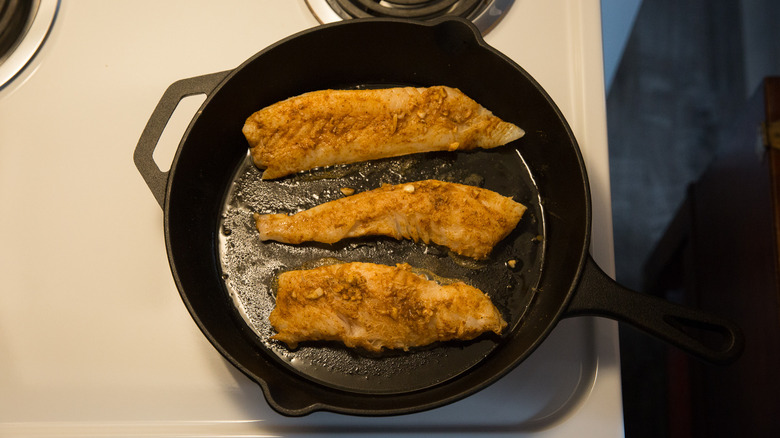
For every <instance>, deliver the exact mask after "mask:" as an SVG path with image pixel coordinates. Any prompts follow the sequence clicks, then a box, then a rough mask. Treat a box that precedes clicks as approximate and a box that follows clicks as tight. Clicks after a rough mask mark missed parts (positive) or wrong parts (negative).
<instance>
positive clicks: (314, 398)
mask: <svg viewBox="0 0 780 438" xmlns="http://www.w3.org/2000/svg"><path fill="white" fill-rule="evenodd" d="M377 40H381V41H387V42H388V44H387V46H386V47H385V48H384V49H383V50H381V51H378V50H376V44H375V42H376V41H377ZM390 42H392V43H390ZM345 47H347V48H349V50H345V49H344V48H345ZM399 85H409V86H433V85H446V86H451V87H457V88H459V89H460V90H461V91H463V92H464V93H465V94H466V95H468V96H469V97H471V98H473V99H474V100H476V101H477V102H478V103H480V104H482V105H483V106H484V107H485V108H487V109H489V110H490V111H492V112H493V113H494V114H495V115H497V116H499V117H501V118H502V119H504V120H507V121H509V122H512V123H515V124H516V125H518V126H520V127H521V128H523V129H525V131H526V135H525V136H524V137H523V138H521V139H519V140H517V141H516V142H514V143H512V144H509V145H506V146H504V147H500V148H496V149H492V150H488V151H478V152H456V153H429V154H420V155H413V156H407V157H403V158H397V159H388V160H379V161H375V162H370V163H362V164H354V165H346V166H335V167H332V168H327V169H320V170H314V171H309V172H305V173H301V174H297V175H294V176H291V177H288V178H284V179H281V180H275V181H262V180H260V178H259V177H260V171H259V170H258V169H256V168H254V167H253V165H251V163H250V162H249V161H248V158H247V142H246V139H245V138H244V137H243V135H242V133H241V127H242V125H243V122H244V120H246V118H247V117H248V116H249V115H250V114H252V113H253V112H255V111H257V110H259V109H261V108H263V107H265V106H267V105H270V104H272V103H274V102H278V101H280V100H283V99H286V98H288V97H291V96H295V95H299V94H302V93H305V92H308V91H314V90H322V89H328V88H360V87H375V86H388V87H389V86H399ZM425 178H436V179H444V180H449V181H454V182H460V183H465V184H474V185H480V186H482V187H484V188H487V189H491V190H494V191H496V192H498V193H500V194H502V195H505V196H512V197H513V198H514V199H515V200H516V201H518V202H521V203H523V204H525V205H526V206H527V207H528V208H529V210H528V211H527V212H526V213H525V215H524V217H523V218H522V219H521V221H520V223H519V224H518V227H517V228H516V229H515V231H514V232H513V233H512V234H510V235H509V236H508V237H507V238H506V239H504V240H503V241H502V242H501V243H500V244H499V245H498V246H497V247H496V248H495V249H494V251H493V253H492V254H491V257H490V259H489V260H488V261H487V263H475V262H473V261H471V260H469V259H463V258H457V257H452V256H450V254H449V253H448V251H447V250H446V249H444V248H442V247H437V246H435V245H423V244H415V243H414V242H409V241H395V240H393V239H388V238H371V239H355V240H350V241H344V242H340V243H338V244H335V245H332V246H329V245H319V244H307V245H295V246H294V245H283V244H278V243H273V242H269V243H262V242H260V241H259V237H258V234H257V231H256V230H255V228H254V223H253V221H252V213H254V212H260V213H272V212H273V213H291V212H295V211H298V210H302V209H305V208H309V207H312V206H314V205H317V204H320V203H322V202H325V201H327V200H331V199H336V198H338V197H340V196H342V194H341V192H340V190H339V189H340V188H343V187H349V188H353V189H355V190H356V191H364V190H368V189H372V188H375V187H378V186H379V185H381V184H383V183H400V182H405V181H414V180H420V179H425ZM164 212H165V216H164V217H165V228H164V229H165V239H166V245H167V251H168V256H169V261H170V263H171V268H172V273H173V277H174V279H175V281H176V285H177V287H178V289H179V292H180V294H181V297H182V300H183V302H184V303H185V305H186V306H187V308H188V310H189V312H190V314H191V315H192V317H193V319H194V320H195V322H196V323H197V324H198V327H199V328H200V329H201V330H202V331H203V333H204V335H205V336H206V337H207V338H208V339H209V341H210V342H211V343H212V344H213V345H214V346H215V348H216V349H217V350H218V351H220V353H221V354H222V355H223V356H224V357H225V358H226V359H227V360H229V361H230V362H231V363H232V364H233V365H235V366H236V367H237V368H238V369H239V370H241V371H242V372H243V373H244V374H246V375H247V376H248V377H250V378H251V379H252V380H254V381H256V382H257V383H259V384H260V385H261V387H262V388H263V390H264V395H265V396H266V398H267V400H268V401H269V404H270V405H271V406H272V407H273V408H274V409H276V410H277V411H278V412H280V413H283V414H285V415H296V416H297V415H305V414H308V413H311V412H313V411H316V410H331V411H335V412H342V413H350V414H359V415H376V414H385V415H386V414H401V413H410V412H416V411H419V410H423V409H430V408H433V407H436V406H441V405H443V404H446V403H449V402H452V401H455V400H457V399H460V398H462V397H465V396H467V395H469V394H473V393H474V392H475V391H477V390H479V389H481V388H484V387H485V385H487V384H490V383H492V382H495V381H496V380H497V379H498V378H500V377H501V376H503V375H505V374H506V373H508V372H509V371H511V370H512V369H513V368H514V367H515V366H516V365H517V364H519V363H520V362H521V361H523V360H524V359H525V358H526V357H527V356H528V355H529V354H531V352H533V351H534V349H535V348H537V347H538V346H539V344H540V343H541V342H543V340H544V338H545V337H546V336H547V334H548V333H549V332H550V331H551V330H552V329H553V327H554V326H555V324H556V323H557V321H558V318H559V315H561V314H562V312H563V310H564V309H565V308H566V305H567V300H568V299H569V297H570V296H571V294H572V291H573V288H574V284H576V283H575V282H576V279H577V275H578V273H579V269H580V267H581V266H582V262H583V260H584V256H585V254H586V253H587V247H588V237H589V226H590V219H589V218H590V210H589V193H588V189H587V177H586V174H585V170H584V166H583V162H582V157H581V155H580V153H579V149H578V147H577V144H576V140H575V138H574V136H573V134H572V132H571V130H570V129H569V127H568V125H567V124H566V121H565V120H564V118H563V116H562V114H561V113H560V111H559V110H558V109H557V107H556V106H555V104H554V102H552V100H551V99H550V97H549V96H548V95H547V94H546V93H545V92H544V90H543V89H542V88H541V86H540V85H539V84H538V83H536V81H534V80H533V78H531V77H530V75H528V74H527V73H526V72H525V71H524V70H523V69H522V68H520V67H519V66H517V65H516V64H514V63H513V62H512V61H511V60H509V59H508V58H506V57H504V56H503V55H501V54H500V53H497V52H496V51H495V50H493V49H491V48H490V47H488V46H486V45H485V44H484V42H483V41H481V39H479V37H478V32H476V31H475V30H474V29H473V28H472V27H471V26H470V25H469V24H468V23H465V22H462V20H443V21H440V22H437V23H431V24H421V23H413V22H407V21H395V20H374V19H366V20H350V21H349V22H343V23H339V24H333V25H323V26H319V27H317V28H314V29H312V30H309V31H304V32H302V33H300V34H297V35H294V36H292V37H290V38H287V39H285V40H283V41H280V42H279V43H278V44H276V45H274V46H271V47H269V48H267V49H266V50H264V51H262V52H259V53H258V54H257V55H255V56H254V57H252V58H250V59H249V60H247V61H246V62H245V63H244V64H242V65H241V66H239V67H238V68H237V69H235V70H233V71H231V72H230V74H228V75H227V76H226V77H225V80H224V81H223V82H222V83H221V84H220V85H219V86H218V87H217V88H216V89H215V90H214V91H213V92H212V94H210V95H209V96H208V97H207V99H206V101H205V102H204V106H203V107H202V112H200V114H199V115H198V116H197V117H196V118H195V119H194V120H193V123H192V124H191V126H190V128H189V130H188V132H187V133H185V137H184V138H183V140H182V143H181V144H180V146H179V149H178V151H177V154H176V156H175V157H174V161H173V165H172V166H171V170H170V174H169V177H168V185H167V192H166V194H165V205H164ZM539 236H542V239H541V241H540V239H539ZM334 260H339V261H345V262H348V261H358V260H360V261H372V262H377V263H384V264H389V265H393V264H396V263H399V262H407V263H409V264H410V265H412V266H415V267H416V268H418V269H421V270H427V271H428V272H433V273H435V274H437V275H439V276H441V277H445V278H454V279H461V280H464V281H466V282H467V283H469V284H471V285H473V286H475V287H478V288H480V289H482V290H483V291H485V292H486V293H487V294H488V295H489V296H490V297H491V299H492V300H493V302H494V304H496V306H497V307H498V308H499V310H500V311H501V312H502V314H503V316H504V318H505V319H506V320H507V321H509V322H510V326H509V327H507V329H506V330H505V333H504V334H503V335H502V336H501V337H500V338H499V337H498V336H491V335H486V336H483V337H481V338H478V339H477V340H474V341H470V342H451V343H442V344H439V345H433V346H431V347H429V348H421V349H417V350H414V351H410V352H397V351H390V352H387V353H385V354H382V355H378V356H377V355H369V354H365V353H361V352H358V351H353V350H349V349H346V348H345V347H342V346H340V345H338V344H308V345H303V344H302V345H301V346H300V347H299V348H298V349H296V350H288V349H287V348H286V347H285V346H284V345H281V344H277V343H275V342H272V341H270V340H269V337H270V336H271V335H272V329H271V328H270V327H269V324H268V320H267V315H268V314H269V313H270V311H271V309H272V308H273V305H274V301H273V294H274V291H273V279H274V278H275V276H276V275H278V273H279V272H282V271H284V270H289V269H296V268H300V267H306V266H312V265H316V264H318V263H328V262H332V261H334ZM509 260H515V261H516V262H515V266H514V268H511V269H510V265H509V264H508V263H507V262H508V261H509ZM542 267H543V268H544V269H542Z"/></svg>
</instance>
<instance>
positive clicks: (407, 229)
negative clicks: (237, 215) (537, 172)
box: [254, 180, 526, 259]
mask: <svg viewBox="0 0 780 438" xmlns="http://www.w3.org/2000/svg"><path fill="white" fill-rule="evenodd" d="M525 210H526V207H525V206H524V205H522V204H520V203H518V202H515V201H513V200H512V198H508V197H506V196H502V195H500V194H498V193H496V192H493V191H490V190H487V189H482V188H479V187H473V186H467V185H463V184H456V183H447V182H443V181H437V180H426V181H418V182H411V183H406V184H398V185H385V186H382V187H380V188H378V189H375V190H370V191H367V192H362V193H358V194H355V195H352V196H349V197H346V198H341V199H337V200H335V201H330V202H326V203H324V204H320V205H318V206H316V207H314V208H310V209H309V210H305V211H302V212H300V213H296V214H293V215H286V214H262V215H261V214H257V213H255V215H254V218H255V224H256V226H257V230H258V231H259V232H260V238H261V239H262V240H276V241H279V242H283V243H292V244H298V243H301V242H309V241H315V242H323V243H335V242H338V241H339V240H342V239H345V238H350V237H360V236H372V235H382V236H390V237H394V238H396V239H402V238H405V239H412V240H414V241H419V240H421V241H423V242H425V243H430V242H433V243H436V244H439V245H443V246H446V247H448V248H450V249H451V250H453V251H454V252H456V253H458V254H461V255H465V256H468V257H473V258H475V259H484V258H486V257H487V256H488V254H490V252H491V251H492V250H493V247H494V246H495V245H496V244H497V243H498V242H500V241H501V240H502V239H503V238H504V237H506V236H507V235H508V234H509V233H510V232H511V231H512V230H513V229H514V228H515V226H516V225H517V223H518V222H519V221H520V218H521V217H522V216H523V213H524V212H525Z"/></svg>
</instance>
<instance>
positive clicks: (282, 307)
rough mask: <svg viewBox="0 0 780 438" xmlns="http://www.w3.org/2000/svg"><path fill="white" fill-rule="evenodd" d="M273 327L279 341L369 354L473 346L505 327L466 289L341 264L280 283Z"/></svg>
mask: <svg viewBox="0 0 780 438" xmlns="http://www.w3.org/2000/svg"><path fill="white" fill-rule="evenodd" d="M269 320H270V322H271V324H272V326H273V327H274V329H275V330H277V332H278V333H277V335H275V336H274V337H273V339H275V340H279V341H282V342H285V343H286V344H288V346H290V347H291V348H295V347H296V346H297V344H298V343H299V342H303V341H315V340H325V341H340V342H343V343H344V344H345V345H346V346H348V347H359V348H363V349H366V350H369V351H381V350H382V348H391V349H393V348H395V349H399V348H400V349H405V350H406V349H408V348H411V347H419V346H423V345H428V344H430V343H433V342H437V341H449V340H455V339H460V340H469V339H473V338H475V337H477V336H479V335H480V334H482V333H484V332H487V331H491V332H494V333H496V334H500V333H501V331H502V330H503V328H504V327H506V322H505V321H504V320H503V318H502V317H501V314H500V312H499V311H498V309H496V308H495V306H493V304H492V303H491V302H490V299H489V298H488V297H487V295H485V294H484V293H483V292H482V291H480V290H479V289H476V288H474V287H471V286H469V285H466V284H465V283H463V282H454V283H452V284H447V285H440V284H437V283H435V282H433V281H430V280H427V279H425V278H424V277H422V276H421V275H418V274H415V273H414V272H412V270H411V267H410V266H409V265H406V264H402V265H397V266H395V267H393V266H386V265H377V264H372V263H344V264H336V265H329V266H323V267H320V268H315V269H311V270H300V271H288V272H285V273H283V274H281V275H280V276H279V281H278V291H277V298H276V307H275V309H274V310H273V311H272V312H271V315H270V317H269Z"/></svg>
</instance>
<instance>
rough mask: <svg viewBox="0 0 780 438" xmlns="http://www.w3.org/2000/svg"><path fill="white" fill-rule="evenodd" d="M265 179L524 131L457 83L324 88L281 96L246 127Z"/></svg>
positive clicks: (500, 141)
mask: <svg viewBox="0 0 780 438" xmlns="http://www.w3.org/2000/svg"><path fill="white" fill-rule="evenodd" d="M242 132H243V133H244V136H245V137H246V139H247V141H248V143H249V147H250V150H251V155H252V159H253V161H254V163H255V165H257V167H259V168H261V169H265V171H264V172H263V179H275V178H280V177H283V176H286V175H290V174H293V173H296V172H299V171H302V170H308V169H313V168H315V167H322V166H331V165H334V164H345V163H354V162H358V161H368V160H375V159H379V158H387V157H397V156H401V155H407V154H413V153H418V152H428V151H447V150H449V151H453V150H469V149H474V148H493V147H497V146H501V145H504V144H506V143H509V142H511V141H513V140H516V139H518V138H520V137H522V136H523V135H524V133H525V132H524V131H523V130H522V129H520V128H519V127H517V126H515V125H513V124H511V123H508V122H504V121H503V120H501V119H500V118H498V117H496V116H494V115H493V114H492V113H491V112H490V111H489V110H487V109H486V108H484V107H482V106H481V105H479V104H478V103H477V102H475V101H474V100H472V99H471V98H469V97H468V96H466V95H465V94H463V93H462V92H461V91H460V90H458V89H456V88H450V87H445V86H435V87H429V88H413V87H404V88H386V89H377V90H319V91H312V92H309V93H305V94H302V95H300V96H296V97H292V98H289V99H287V100H283V101H281V102H277V103H275V104H273V105H270V106H268V107H266V108H263V109H261V110H260V111H257V112H255V113H254V114H252V115H251V116H250V117H249V118H247V120H246V122H245V124H244V127H243V129H242Z"/></svg>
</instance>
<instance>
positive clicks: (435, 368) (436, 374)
mask: <svg viewBox="0 0 780 438" xmlns="http://www.w3.org/2000/svg"><path fill="white" fill-rule="evenodd" d="M520 141H522V139H521V140H520ZM260 176H261V171H260V170H259V169H257V168H256V167H255V166H254V165H253V164H252V162H251V159H250V158H249V157H248V156H247V157H246V158H245V159H244V161H243V162H242V163H241V164H240V165H239V166H238V169H237V170H236V172H235V176H234V180H233V183H232V184H231V187H230V190H229V191H228V193H227V195H226V199H225V203H224V207H223V213H222V220H221V222H220V229H219V231H218V235H219V239H220V245H219V248H220V251H219V252H220V262H221V267H222V273H223V275H222V278H223V280H224V282H225V286H226V290H227V291H228V293H229V294H230V296H231V299H232V300H233V302H234V303H235V305H236V308H237V309H238V312H239V313H240V315H241V317H242V319H243V320H244V322H245V323H246V324H247V325H248V326H249V327H251V329H252V332H253V333H254V335H255V336H254V337H255V341H256V343H257V345H259V346H260V348H262V349H264V350H266V351H267V352H268V353H270V355H271V356H273V357H274V358H276V359H277V360H278V361H279V362H280V363H282V364H283V365H284V366H286V367H288V368H289V369H291V370H293V371H294V372H296V373H299V374H300V375H303V376H305V377H306V378H308V379H310V380H313V381H316V382H318V383H321V384H324V385H327V386H329V387H333V388H337V389H343V390H348V391H353V392H360V393H372V394H391V393H403V392H410V391H416V390H420V389H424V388H428V387H431V386H434V385H437V384H439V383H441V382H444V381H447V380H449V379H452V378H454V377H456V376H458V375H460V374H462V373H464V372H466V371H467V370H469V369H470V368H472V367H473V366H474V365H476V364H478V363H479V362H480V361H481V360H482V359H484V358H485V357H486V356H488V355H489V354H490V353H491V352H492V351H493V350H494V349H495V348H497V347H498V346H499V345H500V344H501V342H502V339H501V337H499V336H497V335H494V334H489V335H483V336H481V337H479V338H477V339H475V340H472V341H466V342H445V343H438V344H434V345H432V346H429V347H423V348H418V349H413V350H411V351H406V352H404V351H396V350H385V351H384V352H382V353H378V354H376V353H368V352H363V351H360V350H352V349H348V348H346V347H344V346H342V345H341V344H337V343H325V342H317V343H303V344H301V345H300V346H299V347H298V348H297V349H295V350H290V349H288V348H287V347H286V346H285V345H284V344H283V343H280V342H277V341H273V340H271V339H270V337H271V336H272V335H273V334H274V333H275V332H274V330H273V328H272V327H271V326H270V323H269V322H268V315H269V314H270V312H271V310H272V309H273V307H274V303H275V291H274V286H273V285H274V279H275V277H276V276H277V275H278V274H279V273H281V272H283V271H287V270H293V269H301V268H307V267H314V266H317V265H322V264H327V263H337V262H352V261H362V262H373V263H381V264H386V265H395V264H396V263H409V264H410V265H411V266H412V267H413V268H415V269H418V270H419V271H420V272H421V273H423V274H429V276H430V277H432V278H435V277H436V276H440V277H444V278H447V279H457V280H462V281H465V282H466V283H468V284H470V285H472V286H475V287H477V288H479V289H480V290H482V291H484V292H485V293H487V294H488V295H489V296H490V298H491V299H492V301H493V303H494V304H495V305H496V307H497V308H498V309H499V310H500V311H501V313H502V316H503V317H504V319H505V320H507V322H509V326H508V327H507V329H506V332H510V331H511V329H512V328H513V327H515V326H517V325H518V324H520V323H521V322H522V318H523V315H524V314H525V313H526V311H527V309H528V307H529V305H530V303H531V302H532V300H533V297H534V294H535V290H536V287H537V285H538V282H539V278H540V273H541V269H542V260H543V252H544V239H543V236H544V221H543V219H542V218H543V214H542V207H541V203H540V202H539V192H538V189H537V188H536V186H535V184H534V181H533V179H532V178H531V175H530V172H529V170H528V168H527V167H526V165H525V163H524V161H523V159H522V156H521V155H520V153H519V152H518V150H517V148H516V147H513V146H512V145H507V146H504V147H501V148H497V149H493V150H489V151H478V152H466V153H464V152H460V153H447V152H443V153H438V152H437V153H423V154H416V155H410V156H405V157H399V158H392V159H385V160H377V161H372V162H366V163H355V164H349V165H341V166H334V167H330V168H324V169H315V170H313V171H308V172H304V173H300V174H297V175H294V176H292V177H288V178H284V179H282V180H273V181H268V180H261V179H260ZM423 179H438V180H442V181H448V182H457V183H461V184H469V185H474V186H480V187H484V188H487V189H490V190H493V191H496V192H498V193H500V194H502V195H504V196H510V197H512V198H513V199H514V200H516V201H518V202H520V203H522V204H524V205H526V206H527V207H528V210H527V211H526V213H525V214H524V216H523V218H522V219H521V221H520V223H519V224H518V226H517V228H516V229H515V230H514V231H513V232H512V233H511V234H510V235H509V236H508V237H507V238H505V239H504V240H503V241H502V242H500V243H499V244H498V245H497V246H496V248H495V249H494V251H493V252H492V253H491V255H490V257H489V259H487V260H483V261H476V260H473V259H470V258H467V257H463V256H459V255H457V254H453V253H451V252H450V251H449V250H447V249H446V248H444V247H440V246H437V245H434V244H430V245H426V244H424V243H415V242H412V241H407V240H395V239H392V238H384V237H367V238H359V239H348V240H344V241H342V242H338V243H336V244H333V245H326V244H319V243H309V244H306V243H304V244H300V245H287V244H282V243H277V242H272V241H269V242H261V241H260V238H259V235H258V233H257V230H256V228H255V226H254V220H253V218H252V214H253V213H255V212H257V213H261V214H266V213H295V212H298V211H301V210H305V209H308V208H311V207H314V206H316V205H319V204H321V203H324V202H327V201H330V200H335V199H339V198H342V197H344V195H343V194H342V192H341V191H340V189H341V188H351V189H354V190H355V191H356V192H362V191H366V190H371V189H374V188H377V187H379V186H381V185H383V184H400V183H404V182H411V181H419V180H423Z"/></svg>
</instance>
